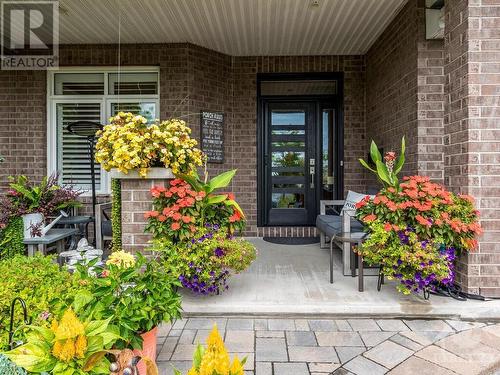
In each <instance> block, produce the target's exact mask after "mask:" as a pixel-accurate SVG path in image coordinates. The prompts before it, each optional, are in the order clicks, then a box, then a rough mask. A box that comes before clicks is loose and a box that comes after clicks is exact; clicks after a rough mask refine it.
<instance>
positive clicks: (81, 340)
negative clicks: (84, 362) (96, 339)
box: [75, 335, 87, 358]
mask: <svg viewBox="0 0 500 375" xmlns="http://www.w3.org/2000/svg"><path fill="white" fill-rule="evenodd" d="M86 352H87V338H86V337H85V336H83V335H80V336H78V337H77V339H76V341H75V356H76V357H78V358H84V357H85V353H86Z"/></svg>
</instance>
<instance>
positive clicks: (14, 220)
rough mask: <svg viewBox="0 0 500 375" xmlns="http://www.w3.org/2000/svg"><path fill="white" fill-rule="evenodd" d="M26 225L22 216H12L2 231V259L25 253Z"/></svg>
mask: <svg viewBox="0 0 500 375" xmlns="http://www.w3.org/2000/svg"><path fill="white" fill-rule="evenodd" d="M23 231H24V225H23V219H22V218H21V217H11V218H10V219H9V221H8V222H7V224H6V226H5V227H4V228H3V229H1V231H0V259H6V258H11V257H13V256H14V255H22V254H24V243H23V240H24V232H23Z"/></svg>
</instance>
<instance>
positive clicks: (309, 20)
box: [60, 0, 406, 56]
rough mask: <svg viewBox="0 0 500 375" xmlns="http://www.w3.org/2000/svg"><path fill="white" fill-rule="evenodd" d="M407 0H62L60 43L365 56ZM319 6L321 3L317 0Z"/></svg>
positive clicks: (234, 51) (265, 53) (257, 52)
mask: <svg viewBox="0 0 500 375" xmlns="http://www.w3.org/2000/svg"><path fill="white" fill-rule="evenodd" d="M405 2H406V0H317V1H314V0H140V1H138V0H61V1H60V8H61V9H60V43H61V44H86V43H117V42H118V10H120V13H121V42H122V43H176V42H180V43H182V42H190V43H194V44H197V45H200V46H203V47H207V48H210V49H214V50H217V51H220V52H223V53H226V54H229V55H234V56H250V55H330V54H332V55H333V54H364V53H365V52H366V51H367V50H368V49H369V47H370V46H371V45H372V43H373V42H374V41H375V40H376V38H377V37H378V36H379V34H380V33H381V32H382V31H383V30H384V28H385V27H386V25H387V24H388V23H389V22H390V21H391V20H392V18H393V16H394V15H395V14H396V13H397V11H398V10H399V9H400V7H401V6H402V5H403V4H404V3H405ZM316 4H317V5H316Z"/></svg>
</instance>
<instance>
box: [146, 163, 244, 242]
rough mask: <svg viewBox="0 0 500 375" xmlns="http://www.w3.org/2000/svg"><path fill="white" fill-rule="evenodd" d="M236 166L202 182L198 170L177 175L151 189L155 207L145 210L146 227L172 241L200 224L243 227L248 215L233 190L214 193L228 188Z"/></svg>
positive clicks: (190, 233)
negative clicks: (168, 184) (166, 182)
mask: <svg viewBox="0 0 500 375" xmlns="http://www.w3.org/2000/svg"><path fill="white" fill-rule="evenodd" d="M235 173H236V170H232V171H228V172H224V173H222V174H220V175H218V176H216V177H214V178H213V179H211V180H210V181H208V182H202V181H201V180H200V179H199V177H198V175H197V174H196V173H193V175H189V176H188V175H178V176H179V177H180V178H176V179H175V180H172V181H170V186H168V187H163V186H155V187H153V188H152V189H151V195H152V196H153V210H152V211H148V212H146V213H145V217H146V218H147V219H148V225H147V227H146V231H148V232H150V233H152V234H153V237H154V238H165V237H166V238H169V239H170V240H172V242H178V241H182V240H188V239H190V238H191V237H193V236H194V235H195V233H196V232H197V228H204V227H205V225H207V224H209V225H217V226H219V227H222V228H226V229H227V231H228V232H229V233H233V232H234V231H235V230H242V229H243V228H244V226H245V215H244V214H243V211H242V210H241V208H240V206H239V205H238V203H237V202H236V201H235V199H234V195H233V194H232V193H218V194H217V193H215V190H217V189H221V188H225V187H227V186H228V185H229V183H230V182H231V180H232V178H233V177H234V175H235Z"/></svg>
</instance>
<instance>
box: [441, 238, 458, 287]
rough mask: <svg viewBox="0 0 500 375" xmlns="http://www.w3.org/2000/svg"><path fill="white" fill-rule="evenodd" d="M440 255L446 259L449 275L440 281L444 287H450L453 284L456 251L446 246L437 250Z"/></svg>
mask: <svg viewBox="0 0 500 375" xmlns="http://www.w3.org/2000/svg"><path fill="white" fill-rule="evenodd" d="M439 252H440V254H441V256H442V257H444V258H446V260H447V262H448V268H449V269H450V273H449V274H448V277H446V278H444V279H443V280H441V283H442V284H445V285H450V284H453V282H454V281H455V263H454V262H455V259H456V257H457V255H456V251H455V248H454V247H446V246H441V249H440V250H439Z"/></svg>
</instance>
